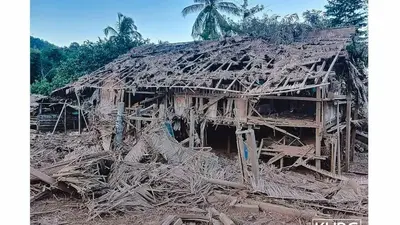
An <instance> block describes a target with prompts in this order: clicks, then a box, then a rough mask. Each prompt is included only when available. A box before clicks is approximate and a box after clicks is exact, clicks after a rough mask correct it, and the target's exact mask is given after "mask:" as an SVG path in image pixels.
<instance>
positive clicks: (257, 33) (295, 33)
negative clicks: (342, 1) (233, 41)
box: [230, 14, 313, 44]
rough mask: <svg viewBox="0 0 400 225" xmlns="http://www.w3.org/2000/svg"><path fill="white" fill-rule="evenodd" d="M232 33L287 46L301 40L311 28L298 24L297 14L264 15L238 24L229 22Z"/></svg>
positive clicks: (304, 24)
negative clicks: (281, 15)
mask: <svg viewBox="0 0 400 225" xmlns="http://www.w3.org/2000/svg"><path fill="white" fill-rule="evenodd" d="M230 24H231V27H232V28H233V30H234V32H235V33H237V34H239V35H247V36H253V37H263V38H265V39H267V40H269V41H270V42H272V43H277V44H288V43H292V42H294V41H296V40H299V39H302V38H304V37H305V35H306V34H307V33H308V32H309V31H310V30H312V29H313V28H312V27H311V26H310V25H308V24H306V23H303V22H300V19H299V16H298V15H297V14H290V15H286V16H284V17H283V18H280V16H278V15H272V16H269V15H267V14H265V15H264V16H263V17H262V18H257V17H253V18H250V19H246V20H242V21H240V22H239V23H235V22H233V21H230Z"/></svg>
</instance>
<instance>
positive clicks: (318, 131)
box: [315, 87, 321, 169]
mask: <svg viewBox="0 0 400 225" xmlns="http://www.w3.org/2000/svg"><path fill="white" fill-rule="evenodd" d="M316 97H317V99H320V98H321V88H319V87H318V88H317V96H316ZM315 110H316V112H315V122H316V123H317V128H316V129H315V155H316V156H317V157H319V156H321V102H320V101H317V102H316V107H315ZM315 167H317V169H321V161H320V160H319V159H316V160H315Z"/></svg>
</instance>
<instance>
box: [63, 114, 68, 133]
mask: <svg viewBox="0 0 400 225" xmlns="http://www.w3.org/2000/svg"><path fill="white" fill-rule="evenodd" d="M64 133H67V109H65V110H64Z"/></svg>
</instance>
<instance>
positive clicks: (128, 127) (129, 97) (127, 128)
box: [126, 92, 132, 131]
mask: <svg viewBox="0 0 400 225" xmlns="http://www.w3.org/2000/svg"><path fill="white" fill-rule="evenodd" d="M131 95H132V94H131V92H128V110H126V112H127V114H128V115H129V114H130V112H131ZM129 124H130V123H128V124H127V125H126V131H129V130H130V128H131V126H130V125H129Z"/></svg>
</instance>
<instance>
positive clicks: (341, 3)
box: [325, 0, 367, 32]
mask: <svg viewBox="0 0 400 225" xmlns="http://www.w3.org/2000/svg"><path fill="white" fill-rule="evenodd" d="M325 8H326V15H327V16H328V18H329V19H330V23H331V26H333V27H343V26H355V27H356V28H358V31H360V32H361V28H363V27H365V26H366V25H367V0H328V4H327V5H326V6H325Z"/></svg>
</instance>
